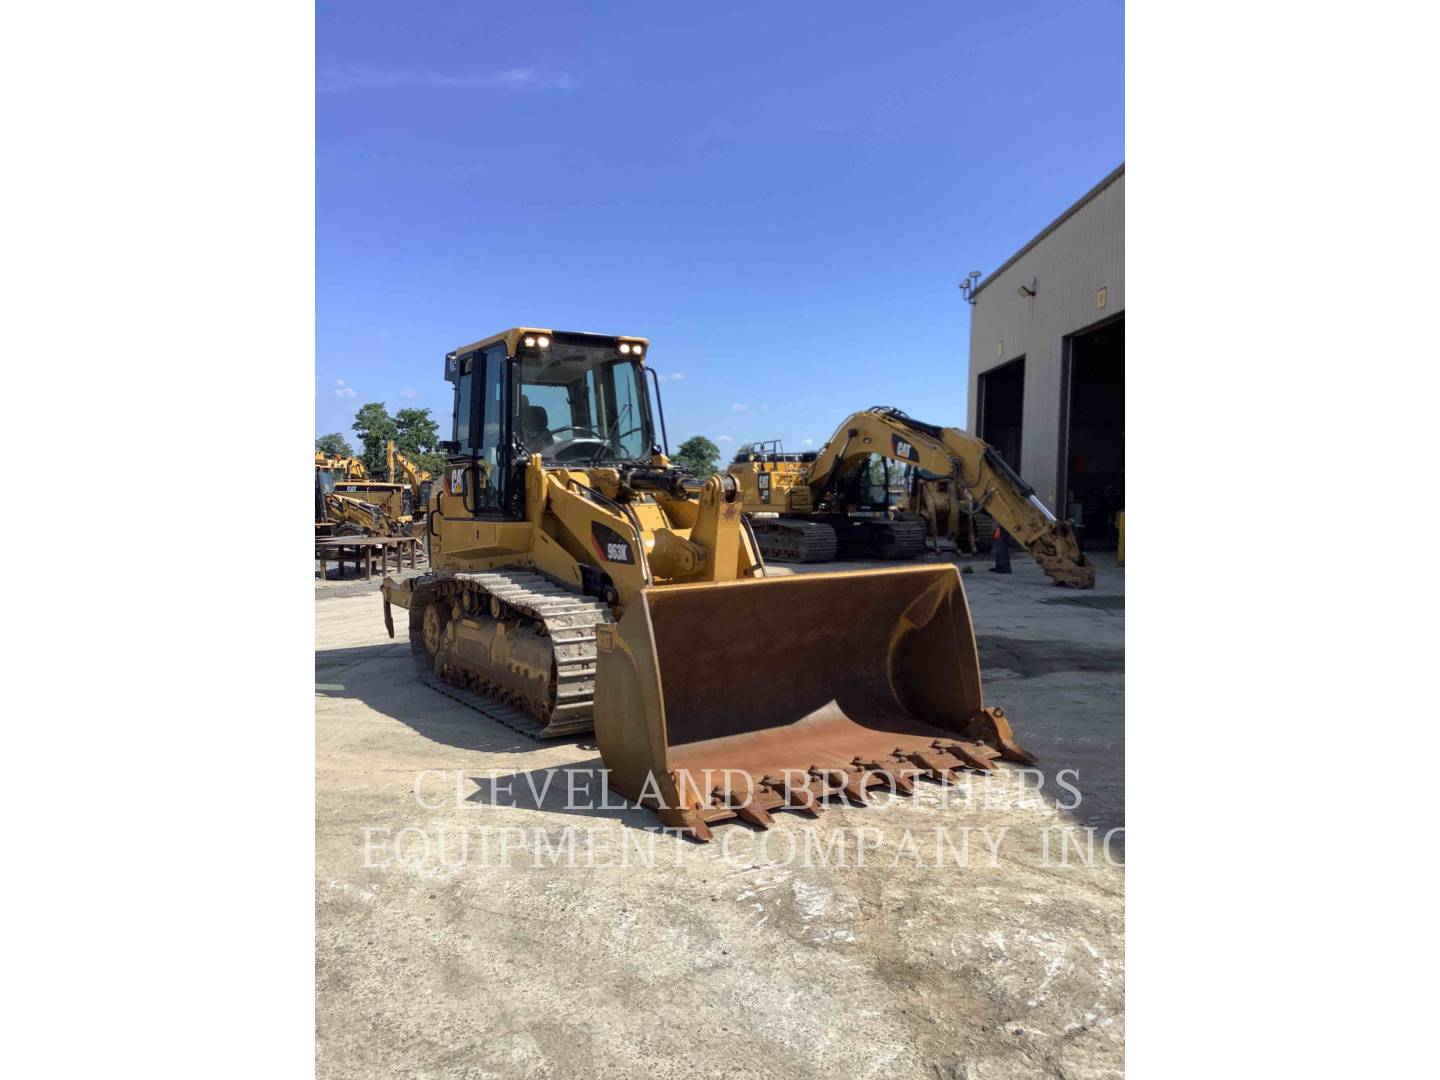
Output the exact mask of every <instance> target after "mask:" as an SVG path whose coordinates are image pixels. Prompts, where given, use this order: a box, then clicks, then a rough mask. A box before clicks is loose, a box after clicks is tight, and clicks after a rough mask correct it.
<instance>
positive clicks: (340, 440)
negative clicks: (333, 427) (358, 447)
mask: <svg viewBox="0 0 1440 1080" xmlns="http://www.w3.org/2000/svg"><path fill="white" fill-rule="evenodd" d="M315 449H316V450H318V451H320V453H322V454H324V455H326V456H327V457H354V456H355V451H354V450H353V449H351V447H350V444H349V443H348V442H346V441H345V436H343V435H341V434H340V432H338V431H332V432H331V433H330V434H329V435H321V436H320V437H319V438H318V439H316V440H315Z"/></svg>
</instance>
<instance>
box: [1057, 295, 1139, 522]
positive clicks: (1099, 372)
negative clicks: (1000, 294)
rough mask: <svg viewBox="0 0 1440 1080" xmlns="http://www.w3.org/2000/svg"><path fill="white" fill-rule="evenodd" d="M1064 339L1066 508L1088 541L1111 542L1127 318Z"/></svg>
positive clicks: (1119, 473) (1120, 464)
mask: <svg viewBox="0 0 1440 1080" xmlns="http://www.w3.org/2000/svg"><path fill="white" fill-rule="evenodd" d="M1065 344H1066V349H1065V355H1066V357H1067V360H1068V363H1067V367H1068V369H1069V370H1068V380H1067V381H1068V386H1069V407H1068V410H1067V411H1068V421H1067V423H1066V428H1065V431H1064V432H1063V434H1064V435H1065V444H1064V445H1065V447H1066V466H1065V468H1066V474H1065V493H1066V500H1065V503H1066V510H1065V513H1066V515H1067V516H1068V517H1070V518H1073V519H1074V521H1075V524H1076V526H1077V527H1079V529H1080V536H1081V539H1082V541H1083V542H1084V543H1085V545H1086V546H1088V547H1091V548H1096V549H1108V548H1114V547H1116V545H1117V543H1118V541H1119V537H1120V532H1119V529H1118V526H1117V521H1116V515H1117V514H1118V513H1119V512H1120V511H1121V510H1124V509H1125V319H1124V317H1123V316H1122V317H1120V318H1118V319H1114V320H1112V321H1111V322H1107V323H1105V324H1103V325H1101V326H1093V327H1090V328H1089V329H1088V330H1082V331H1081V332H1080V333H1078V334H1072V335H1070V336H1069V337H1068V338H1066V341H1065Z"/></svg>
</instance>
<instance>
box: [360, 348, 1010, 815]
mask: <svg viewBox="0 0 1440 1080" xmlns="http://www.w3.org/2000/svg"><path fill="white" fill-rule="evenodd" d="M649 351H650V342H649V340H648V339H646V338H643V337H632V336H627V335H605V334H594V333H572V332H565V331H555V330H549V329H541V328H535V327H516V328H514V329H510V330H506V331H502V332H500V333H497V334H494V335H492V336H490V337H487V338H484V339H482V340H480V341H476V342H474V343H473V344H470V345H465V346H463V347H461V348H458V349H455V350H454V351H452V352H451V353H449V354H448V355H447V356H446V358H445V377H446V379H447V381H449V382H450V383H451V384H452V385H453V387H454V390H453V398H454V428H453V435H454V437H453V438H452V439H449V440H446V441H445V442H443V443H441V444H440V447H441V451H442V452H443V453H444V454H445V456H446V467H445V469H444V471H443V472H442V474H441V476H440V477H439V483H438V484H437V485H436V486H435V488H434V489H433V490H432V492H431V496H430V502H429V504H428V506H427V508H426V512H425V535H426V545H427V548H428V555H429V560H430V563H429V568H428V569H427V570H425V571H423V572H420V573H415V574H402V575H400V576H398V577H390V576H387V577H386V579H385V581H384V583H383V584H382V586H381V592H382V596H383V600H384V605H383V606H384V618H385V626H386V629H387V631H388V632H389V634H390V636H391V637H394V635H395V613H394V609H395V608H397V607H398V608H403V609H405V610H406V611H407V612H408V629H409V638H410V651H411V654H412V656H413V657H414V659H415V662H416V666H417V669H418V674H419V678H420V681H422V682H423V683H425V684H427V685H429V686H431V687H433V688H435V689H437V690H440V691H441V692H443V693H445V694H447V695H448V696H450V697H452V698H454V699H455V700H456V701H459V702H461V703H462V704H465V705H467V706H468V707H470V708H472V709H474V710H476V711H477V712H479V713H481V714H483V715H484V716H486V717H488V718H489V719H490V720H492V721H495V722H499V723H502V724H507V725H509V726H511V727H513V728H516V729H517V730H519V731H522V732H525V733H526V734H528V735H532V736H534V737H537V738H555V737H567V736H574V735H578V734H580V733H583V732H587V731H590V730H592V729H593V731H594V738H595V743H596V746H597V747H598V749H599V751H600V755H601V758H602V760H603V762H604V765H605V768H606V770H607V779H608V783H609V784H610V786H611V787H612V788H613V789H614V790H615V791H617V792H618V793H619V794H620V795H622V796H625V797H626V798H629V799H632V800H635V801H636V802H638V803H639V804H640V805H643V806H648V807H650V808H652V809H654V810H655V811H656V812H657V813H658V815H659V817H660V820H661V821H662V823H664V824H665V825H666V826H667V827H671V828H674V829H676V830H678V831H679V832H680V833H682V834H684V835H688V836H690V837H691V838H693V839H696V840H700V841H704V840H709V839H710V838H711V836H712V832H711V827H712V826H714V825H716V824H718V823H721V822H727V821H745V822H749V823H751V824H753V825H756V826H757V827H760V828H765V827H768V826H769V825H770V824H772V823H773V816H772V815H773V813H774V812H775V811H777V810H781V809H787V808H789V809H794V810H798V811H802V812H806V813H811V814H818V813H819V812H820V809H821V807H822V804H823V803H824V802H825V801H826V800H827V799H843V800H848V801H851V802H854V803H865V802H867V801H868V795H867V792H868V791H869V790H870V789H872V788H880V787H884V788H889V789H891V790H894V791H897V792H904V793H908V792H910V791H911V790H912V789H913V787H914V784H915V783H916V782H917V780H919V779H921V778H929V779H932V780H936V781H938V782H941V783H944V782H946V781H948V780H951V779H956V778H958V776H959V775H960V773H961V771H962V770H965V769H976V770H991V769H994V768H996V763H997V761H999V760H1000V759H1005V760H1008V761H1012V762H1022V763H1031V762H1033V761H1034V760H1035V759H1034V758H1032V757H1031V756H1030V755H1029V754H1028V753H1026V752H1025V751H1024V750H1022V749H1021V748H1020V747H1019V746H1017V745H1016V744H1015V741H1014V736H1013V734H1012V732H1011V730H1010V726H1009V721H1008V720H1007V718H1006V716H1005V712H1004V710H1003V708H999V707H994V708H992V707H987V706H986V705H985V703H984V701H983V698H982V694H981V685H980V666H979V658H978V654H977V650H976V642H975V632H974V629H973V627H972V625H971V621H970V610H969V607H968V605H967V603H966V600H965V592H964V589H963V587H962V584H961V579H960V574H959V571H958V570H957V568H956V567H955V566H954V565H953V564H938V563H937V564H927V565H920V564H917V565H913V566H906V567H896V568H877V569H873V570H863V571H852V572H820V573H815V574H805V575H793V576H784V577H767V576H765V564H764V559H763V557H762V555H761V551H760V547H759V544H758V543H757V542H756V538H755V534H754V532H753V530H752V529H751V528H750V526H749V524H748V521H747V518H746V516H745V515H744V514H743V513H742V507H743V501H742V499H741V495H740V491H739V486H738V484H737V483H736V481H735V479H734V477H731V476H724V475H713V476H709V477H696V476H692V475H690V474H689V473H688V472H687V471H686V470H685V469H684V468H681V467H678V466H677V465H676V464H674V463H672V462H671V460H670V458H669V455H668V439H667V438H666V437H665V413H664V408H663V405H662V404H661V401H660V385H659V380H658V377H657V376H656V374H655V372H654V370H653V369H652V368H649V367H647V365H646V364H645V358H646V357H647V356H648V354H649ZM657 416H658V419H659V429H660V430H659V432H658V437H657V432H656V425H655V421H656V418H657Z"/></svg>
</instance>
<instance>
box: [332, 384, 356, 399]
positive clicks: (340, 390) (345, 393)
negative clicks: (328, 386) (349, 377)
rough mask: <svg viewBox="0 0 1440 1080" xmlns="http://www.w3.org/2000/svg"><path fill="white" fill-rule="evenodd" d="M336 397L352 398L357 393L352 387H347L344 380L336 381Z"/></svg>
mask: <svg viewBox="0 0 1440 1080" xmlns="http://www.w3.org/2000/svg"><path fill="white" fill-rule="evenodd" d="M335 396H336V397H339V398H352V397H354V396H355V391H354V390H353V389H352V388H351V387H348V386H346V385H345V380H344V379H336V380H335Z"/></svg>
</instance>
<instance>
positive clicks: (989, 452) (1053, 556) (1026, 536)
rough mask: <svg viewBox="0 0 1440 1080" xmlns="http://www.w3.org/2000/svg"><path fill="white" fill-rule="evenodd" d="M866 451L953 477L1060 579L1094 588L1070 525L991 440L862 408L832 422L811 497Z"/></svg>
mask: <svg viewBox="0 0 1440 1080" xmlns="http://www.w3.org/2000/svg"><path fill="white" fill-rule="evenodd" d="M870 454H879V455H880V456H882V457H886V458H889V459H891V460H894V461H899V462H905V463H908V464H910V465H913V466H915V467H916V468H917V469H923V470H924V471H925V472H928V473H933V474H935V475H938V476H951V477H953V478H954V479H955V481H956V482H957V483H958V484H959V485H960V486H961V487H963V488H964V489H965V490H966V492H968V493H969V495H970V497H971V498H972V499H973V500H974V502H975V507H976V509H979V510H984V511H985V512H986V513H987V514H989V515H990V516H991V517H992V518H994V519H995V521H996V522H997V523H998V524H999V525H1000V527H1001V528H1003V529H1004V530H1005V531H1006V532H1007V533H1009V534H1010V535H1011V536H1012V537H1014V538H1015V540H1016V541H1017V542H1018V543H1020V544H1022V545H1024V547H1025V550H1026V551H1028V552H1029V553H1030V555H1031V557H1032V558H1034V559H1035V561H1036V562H1038V563H1039V564H1040V566H1041V568H1042V569H1044V571H1045V573H1046V574H1048V575H1049V576H1050V577H1051V578H1053V579H1054V580H1055V581H1056V582H1057V583H1059V584H1061V585H1068V586H1070V587H1071V588H1077V589H1090V588H1094V587H1095V566H1094V564H1093V563H1091V562H1090V561H1089V560H1087V559H1086V558H1085V555H1084V553H1083V552H1081V550H1080V542H1079V540H1078V539H1076V536H1075V528H1074V526H1073V525H1072V524H1071V523H1070V522H1068V521H1059V520H1057V519H1056V517H1055V515H1054V514H1052V513H1051V512H1050V511H1049V509H1048V508H1047V507H1046V506H1045V504H1044V503H1043V502H1041V501H1040V498H1039V496H1037V495H1036V494H1035V489H1034V488H1032V487H1031V486H1030V485H1029V484H1027V483H1026V482H1025V481H1024V479H1023V478H1022V477H1021V476H1020V474H1019V473H1017V472H1016V471H1015V470H1014V469H1013V468H1011V467H1010V465H1009V463H1008V462H1006V460H1005V459H1004V458H1003V457H1001V456H1000V454H999V452H998V451H996V449H995V448H994V447H993V446H990V445H989V444H988V443H986V442H985V441H984V440H983V439H978V438H976V437H975V436H974V435H971V434H970V433H969V432H968V431H962V430H961V429H959V428H947V427H940V426H939V425H936V424H927V423H924V422H923V421H920V420H916V419H915V418H914V417H911V416H907V415H906V414H905V413H903V412H901V411H900V410H899V409H892V408H887V407H883V406H878V407H875V408H872V409H866V410H864V411H862V412H858V413H855V414H854V415H853V416H851V417H850V418H849V419H848V420H846V421H845V422H844V423H843V424H841V425H840V427H839V428H837V429H836V431H835V434H834V435H833V436H832V437H831V439H830V441H829V442H828V443H827V444H826V445H825V449H824V450H823V451H822V452H821V453H820V455H819V457H817V458H816V459H815V462H814V463H813V464H812V465H811V467H810V475H809V483H810V486H811V489H812V490H813V491H814V492H815V500H816V502H817V503H818V502H820V501H821V500H822V499H823V498H825V497H826V496H828V494H829V493H830V492H831V491H832V490H833V489H834V487H835V485H836V484H837V483H838V481H839V480H840V479H841V478H842V477H844V476H847V475H849V474H850V473H851V472H852V471H853V470H854V469H856V468H857V467H858V466H859V465H860V464H861V462H862V460H863V459H864V458H866V457H868V456H869V455H870Z"/></svg>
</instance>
